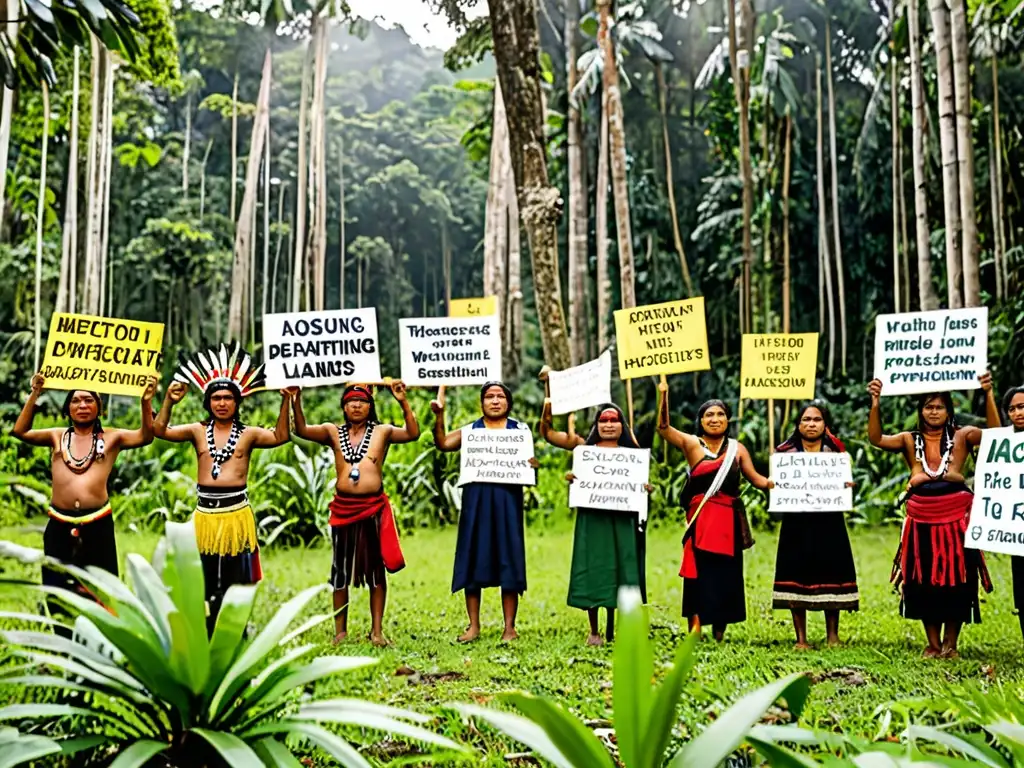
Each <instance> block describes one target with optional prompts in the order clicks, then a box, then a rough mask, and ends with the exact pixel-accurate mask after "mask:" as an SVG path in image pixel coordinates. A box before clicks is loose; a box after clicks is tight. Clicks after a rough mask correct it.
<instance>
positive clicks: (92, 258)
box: [82, 36, 108, 315]
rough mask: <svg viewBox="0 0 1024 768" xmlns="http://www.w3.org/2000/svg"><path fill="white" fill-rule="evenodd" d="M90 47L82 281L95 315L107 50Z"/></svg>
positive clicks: (99, 290)
mask: <svg viewBox="0 0 1024 768" xmlns="http://www.w3.org/2000/svg"><path fill="white" fill-rule="evenodd" d="M90 45H91V54H92V55H91V75H90V88H91V97H90V102H91V113H90V120H89V156H88V162H87V170H86V174H87V184H88V190H87V197H86V227H85V279H84V281H83V302H82V311H83V312H84V313H85V314H89V315H98V314H100V311H101V305H102V299H101V297H102V295H103V293H102V269H103V267H102V263H101V261H100V249H101V246H102V229H103V202H102V200H103V168H104V163H103V157H102V153H103V150H102V148H103V147H105V146H106V138H105V137H106V129H107V126H106V109H105V95H106V90H107V89H106V71H107V66H106V57H107V55H108V54H107V52H106V49H105V48H104V47H103V46H102V45H100V44H99V41H98V40H97V39H96V37H95V36H91V37H90Z"/></svg>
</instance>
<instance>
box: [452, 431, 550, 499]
mask: <svg viewBox="0 0 1024 768" xmlns="http://www.w3.org/2000/svg"><path fill="white" fill-rule="evenodd" d="M532 458H533V433H532V432H530V430H529V428H528V427H526V426H524V425H520V426H519V428H518V429H474V428H473V427H472V426H468V427H463V428H462V450H461V451H460V455H459V485H465V484H466V483H500V484H502V485H536V484H537V470H535V469H534V468H533V467H531V466H530V459H532Z"/></svg>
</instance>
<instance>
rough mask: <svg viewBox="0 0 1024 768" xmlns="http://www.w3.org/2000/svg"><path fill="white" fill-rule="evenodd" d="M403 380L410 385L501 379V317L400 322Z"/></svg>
mask: <svg viewBox="0 0 1024 768" xmlns="http://www.w3.org/2000/svg"><path fill="white" fill-rule="evenodd" d="M398 335H399V342H400V345H401V349H402V379H403V380H404V381H405V383H406V384H408V385H410V386H425V387H437V386H440V385H441V384H451V385H459V384H484V383H485V382H488V381H500V380H501V332H500V330H499V326H498V316H497V315H489V316H487V317H423V318H417V319H406V320H399V321H398Z"/></svg>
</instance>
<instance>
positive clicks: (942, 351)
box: [875, 307, 988, 395]
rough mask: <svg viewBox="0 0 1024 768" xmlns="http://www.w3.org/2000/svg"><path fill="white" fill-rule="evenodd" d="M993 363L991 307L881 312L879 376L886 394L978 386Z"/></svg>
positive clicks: (877, 347)
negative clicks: (989, 310)
mask: <svg viewBox="0 0 1024 768" xmlns="http://www.w3.org/2000/svg"><path fill="white" fill-rule="evenodd" d="M987 366H988V308H987V307H974V308H971V309H940V310H936V311H933V312H905V313H903V314H899V315H879V316H878V321H877V324H876V325H875V378H876V379H879V380H880V381H881V382H882V394H883V395H918V394H922V393H925V392H936V391H939V392H941V391H945V390H950V389H978V387H980V386H981V385H980V384H979V383H978V376H979V375H980V374H982V373H984V372H985V369H986V367H987Z"/></svg>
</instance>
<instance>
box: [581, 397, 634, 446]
mask: <svg viewBox="0 0 1024 768" xmlns="http://www.w3.org/2000/svg"><path fill="white" fill-rule="evenodd" d="M607 410H613V411H615V413H617V414H618V416H619V423H620V424H621V425H622V434H620V435H619V446H620V447H621V448H639V447H640V443H638V442H637V440H636V435H634V434H633V430H632V429H630V428H629V423H628V422H627V421H626V416H625V414H623V412H622V409H621V408H619V406H617V405H615V403H606V404H605V405H602V406H601V407H600V408H598V409H597V415H596V416H594V424H593V425H592V426H591V427H590V434H589V435H587V445H596V444H597V443H598V442H600V440H601V434H600V433H599V432H598V429H597V423H598V421H599V420H600V419H601V414H602V413H604V412H605V411H607Z"/></svg>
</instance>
